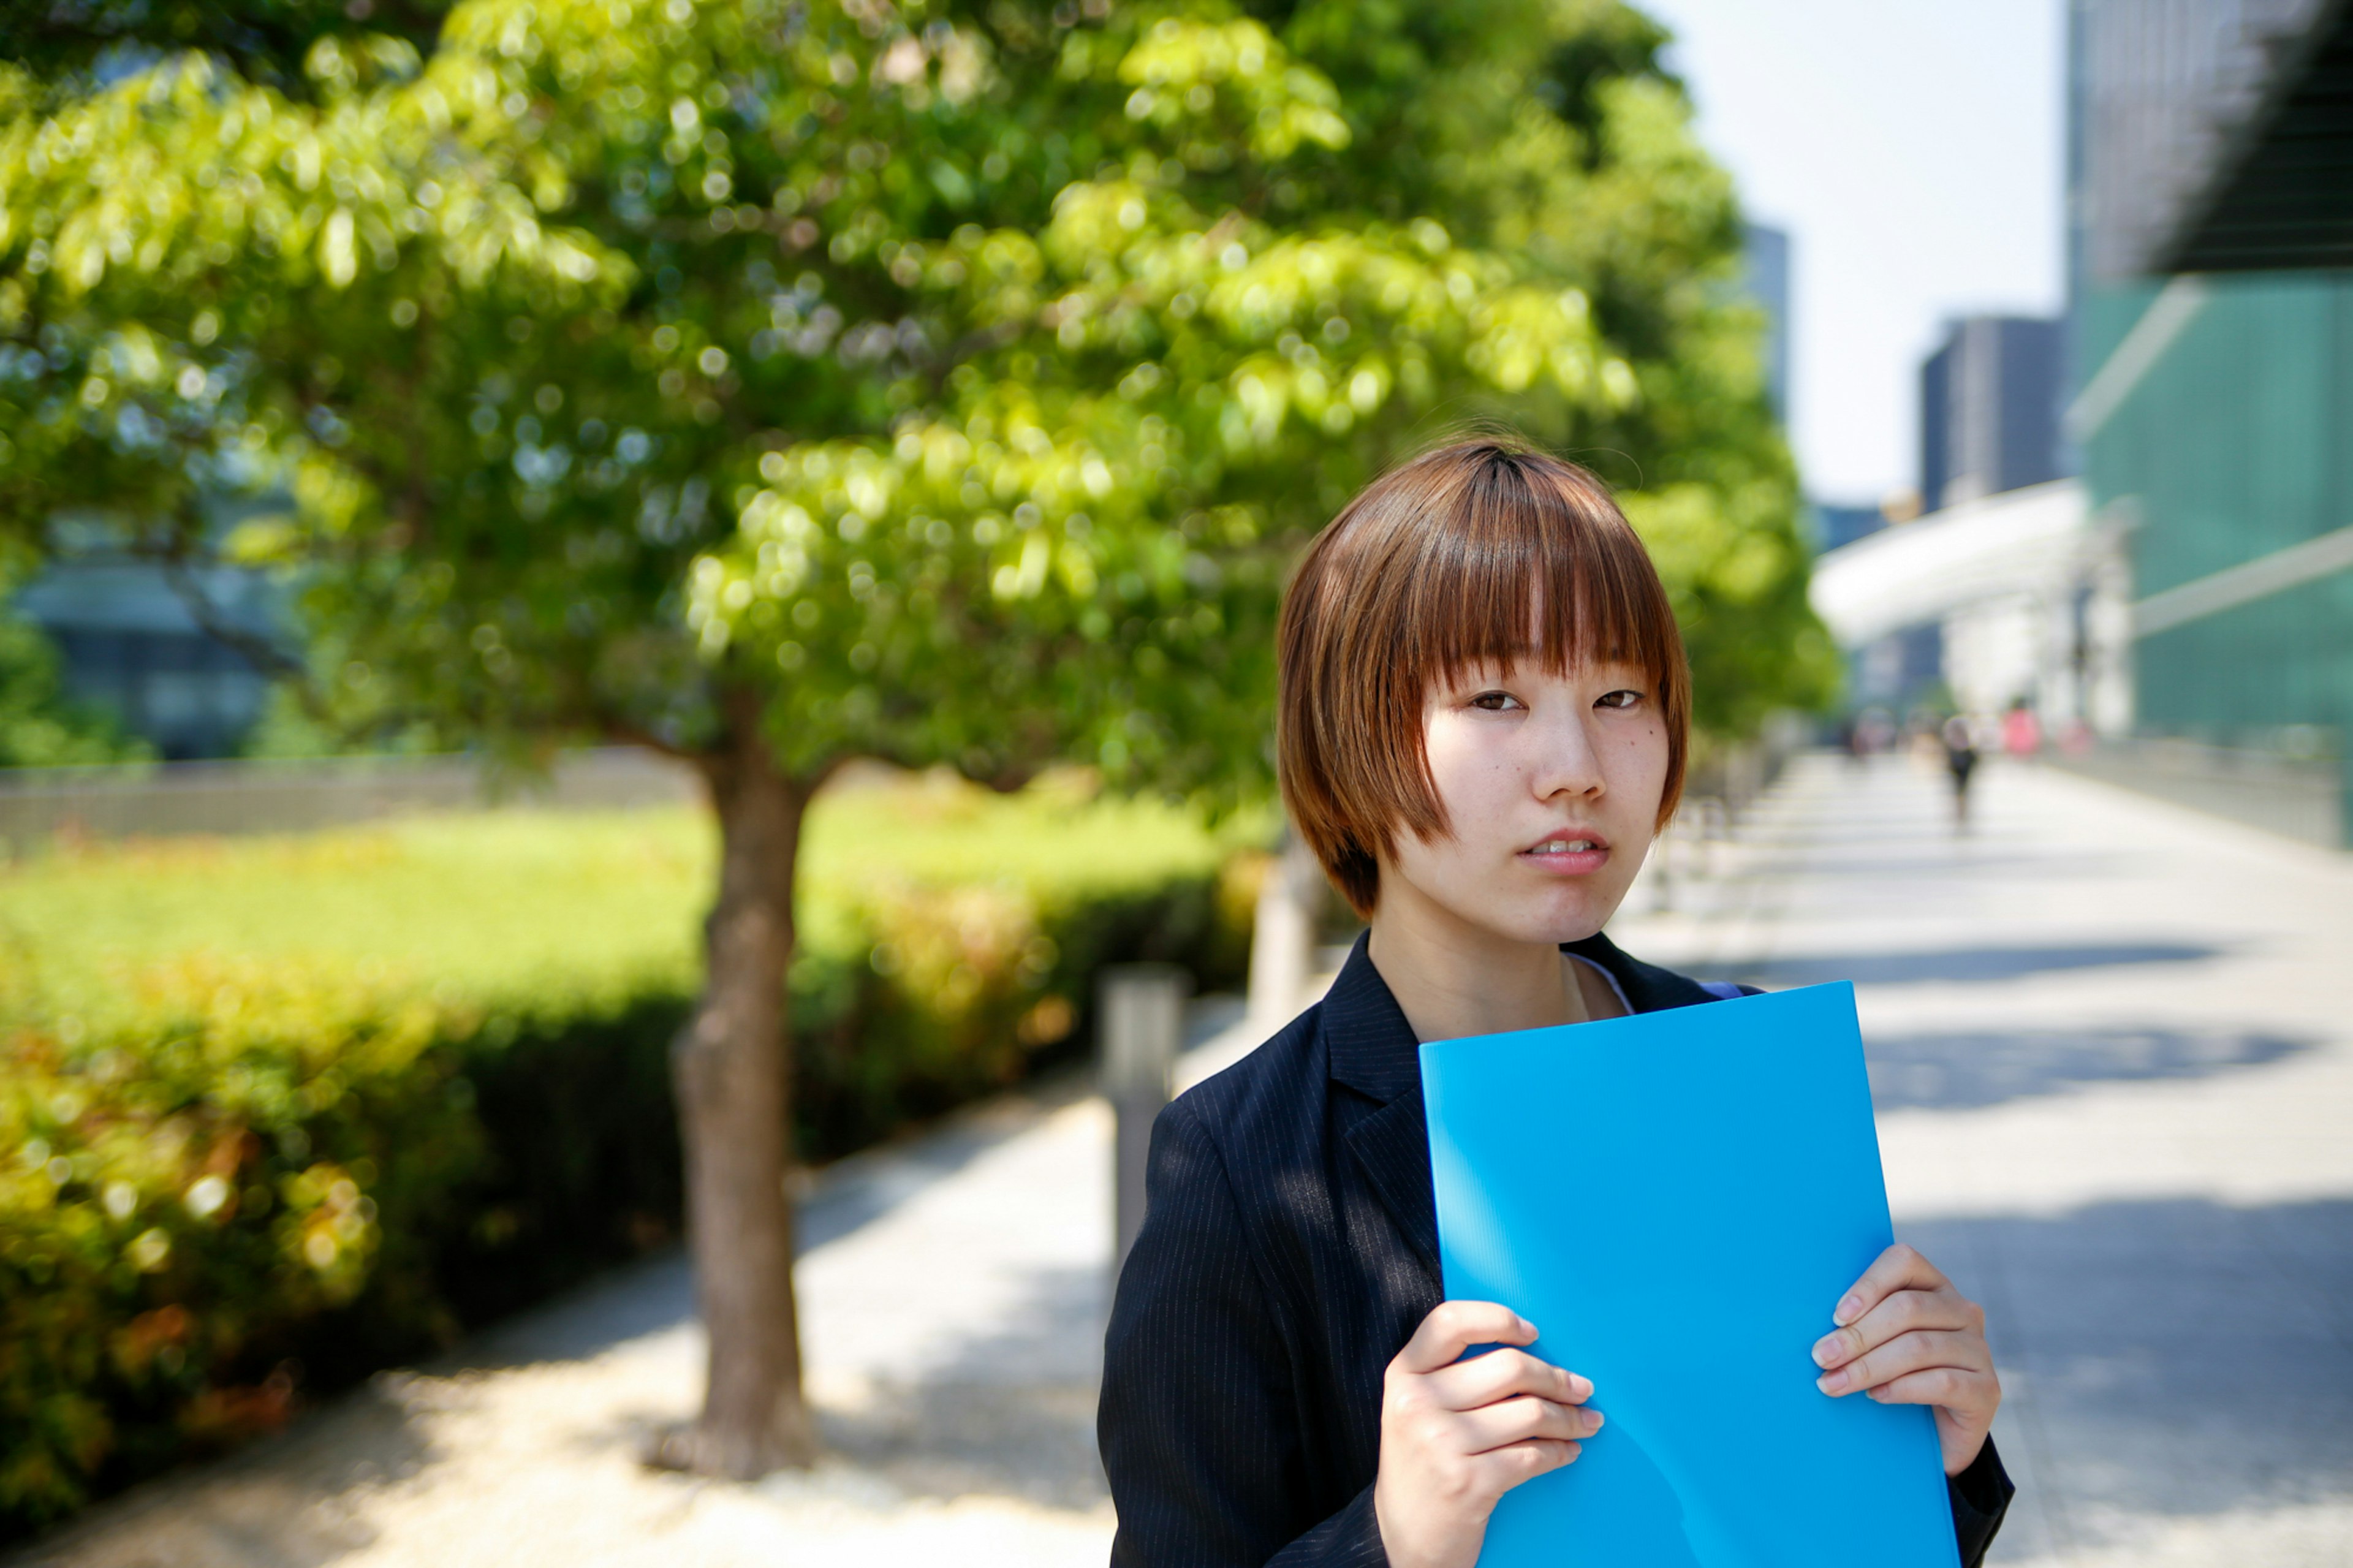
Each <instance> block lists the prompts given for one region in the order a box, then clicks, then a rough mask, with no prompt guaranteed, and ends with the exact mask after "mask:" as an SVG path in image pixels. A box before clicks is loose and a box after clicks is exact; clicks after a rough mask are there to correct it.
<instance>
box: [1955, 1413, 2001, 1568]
mask: <svg viewBox="0 0 2353 1568" xmlns="http://www.w3.org/2000/svg"><path fill="white" fill-rule="evenodd" d="M1945 1491H1946V1494H1947V1497H1948V1498H1949V1499H1950V1500H1951V1502H1952V1505H1953V1535H1954V1537H1955V1539H1956V1541H1957V1542H1958V1544H1959V1546H1960V1549H1961V1568H1978V1564H1979V1563H1983V1562H1984V1561H1985V1554H1986V1548H1988V1547H1989V1546H1991V1545H1992V1544H1993V1538H1994V1535H1995V1532H1996V1531H2000V1529H2001V1518H2002V1515H2004V1514H2005V1513H2008V1512H2009V1511H2010V1499H2011V1498H2012V1497H2014V1496H2016V1495H2017V1492H2018V1489H2017V1488H2016V1487H2014V1486H2012V1485H2011V1484H2010V1472H2009V1471H2007V1470H2005V1469H2003V1468H2001V1456H2000V1454H1997V1453H1995V1452H1994V1451H1993V1439H1992V1438H1991V1437H1988V1438H1987V1439H1986V1440H1985V1447H1982V1448H1979V1449H1978V1457H1977V1458H1974V1459H1971V1460H1970V1461H1969V1467H1968V1468H1967V1469H1965V1470H1963V1471H1962V1472H1961V1473H1960V1474H1959V1475H1957V1476H1947V1478H1946V1479H1945Z"/></svg>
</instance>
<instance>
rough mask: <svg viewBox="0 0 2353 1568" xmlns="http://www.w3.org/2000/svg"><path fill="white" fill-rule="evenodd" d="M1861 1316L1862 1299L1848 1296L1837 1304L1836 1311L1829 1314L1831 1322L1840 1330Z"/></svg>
mask: <svg viewBox="0 0 2353 1568" xmlns="http://www.w3.org/2000/svg"><path fill="white" fill-rule="evenodd" d="M1861 1316H1862V1297H1860V1296H1849V1297H1847V1298H1846V1299H1845V1300H1841V1302H1840V1303H1839V1304H1838V1310H1837V1311H1835V1312H1832V1313H1831V1322H1833V1323H1836V1324H1837V1325H1838V1326H1839V1327H1840V1328H1841V1329H1842V1328H1845V1327H1846V1326H1847V1325H1848V1324H1849V1323H1851V1322H1852V1321H1855V1319H1857V1318H1859V1317H1861Z"/></svg>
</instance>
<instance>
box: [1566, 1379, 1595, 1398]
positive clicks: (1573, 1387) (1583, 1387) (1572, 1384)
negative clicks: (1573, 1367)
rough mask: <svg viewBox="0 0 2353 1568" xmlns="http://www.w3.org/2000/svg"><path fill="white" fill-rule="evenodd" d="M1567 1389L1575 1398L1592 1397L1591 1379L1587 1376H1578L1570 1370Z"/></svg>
mask: <svg viewBox="0 0 2353 1568" xmlns="http://www.w3.org/2000/svg"><path fill="white" fill-rule="evenodd" d="M1568 1391H1569V1393H1570V1394H1573V1395H1575V1396H1576V1397H1577V1398H1579V1399H1590V1398H1592V1397H1593V1380H1592V1379H1591V1378H1589V1377H1579V1376H1578V1375H1577V1373H1573V1372H1572V1373H1569V1374H1568Z"/></svg>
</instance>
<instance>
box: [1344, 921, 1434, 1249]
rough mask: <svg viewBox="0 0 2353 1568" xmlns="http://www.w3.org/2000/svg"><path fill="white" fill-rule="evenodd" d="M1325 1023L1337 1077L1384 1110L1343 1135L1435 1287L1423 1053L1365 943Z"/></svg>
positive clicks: (1359, 942) (1354, 954)
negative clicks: (1427, 1271)
mask: <svg viewBox="0 0 2353 1568" xmlns="http://www.w3.org/2000/svg"><path fill="white" fill-rule="evenodd" d="M1323 1024H1324V1042H1325V1047H1326V1048H1327V1050H1328V1052H1329V1054H1330V1061H1331V1064H1332V1068H1331V1070H1332V1077H1333V1078H1334V1079H1337V1080H1338V1081H1339V1082H1341V1083H1344V1084H1345V1085H1347V1087H1348V1088H1350V1089H1355V1090H1356V1092H1357V1093H1359V1094H1362V1095H1364V1096H1366V1098H1368V1099H1370V1100H1374V1101H1376V1102H1377V1104H1378V1105H1379V1109H1378V1110H1374V1111H1371V1112H1369V1113H1367V1114H1366V1115H1365V1116H1363V1117H1361V1118H1359V1119H1358V1120H1357V1121H1356V1122H1355V1124H1354V1125H1353V1126H1351V1127H1350V1128H1348V1130H1347V1131H1346V1132H1345V1134H1344V1137H1345V1142H1347V1145H1348V1150H1349V1152H1350V1153H1351V1154H1352V1155H1353V1156H1354V1157H1355V1159H1356V1163H1357V1164H1358V1165H1359V1166H1360V1167H1361V1168H1362V1169H1363V1171H1364V1173H1365V1177H1366V1181H1367V1182H1368V1183H1370V1184H1371V1185H1372V1189H1373V1191H1374V1192H1376V1193H1377V1194H1380V1199H1381V1204H1382V1206H1383V1207H1385V1208H1387V1209H1388V1211H1389V1217H1390V1218H1391V1219H1393V1220H1394V1221H1396V1223H1397V1227H1398V1232H1399V1234H1401V1235H1402V1236H1404V1237H1405V1238H1406V1241H1407V1243H1408V1244H1409V1246H1411V1247H1412V1248H1413V1250H1414V1252H1415V1253H1416V1254H1417V1255H1418V1256H1419V1258H1420V1260H1421V1264H1422V1267H1423V1268H1427V1269H1428V1270H1429V1271H1430V1279H1431V1280H1432V1281H1433V1282H1436V1281H1437V1280H1438V1279H1439V1278H1440V1270H1439V1263H1438V1204H1437V1199H1436V1197H1435V1196H1434V1195H1433V1192H1432V1188H1431V1185H1430V1128H1429V1123H1428V1121H1427V1120H1426V1118H1425V1117H1424V1114H1423V1110H1422V1102H1421V1047H1420V1043H1419V1041H1417V1040H1416V1039H1415V1038H1414V1037H1413V1028H1412V1026H1410V1025H1409V1024H1408V1023H1407V1022H1406V1021H1405V1015H1404V1014H1403V1013H1401V1012H1399V1011H1398V1005H1397V998H1396V997H1395V996H1393V995H1391V994H1389V988H1388V983H1387V982H1385V981H1383V980H1382V979H1381V976H1380V972H1379V971H1378V970H1377V969H1375V968H1374V967H1373V961H1372V959H1371V957H1370V956H1369V955H1368V954H1367V953H1366V941H1365V938H1363V937H1358V938H1357V939H1356V947H1355V948H1354V949H1353V950H1352V951H1351V952H1349V954H1348V962H1347V963H1345V964H1344V965H1342V966H1341V969H1340V973H1339V976H1338V978H1336V979H1335V980H1334V981H1333V982H1332V989H1331V992H1330V993H1329V994H1327V995H1326V996H1325V997H1324V1008H1323Z"/></svg>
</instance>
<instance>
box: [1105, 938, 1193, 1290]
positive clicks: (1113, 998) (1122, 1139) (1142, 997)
mask: <svg viewBox="0 0 2353 1568" xmlns="http://www.w3.org/2000/svg"><path fill="white" fill-rule="evenodd" d="M1192 985H1193V980H1192V976H1190V975H1188V974H1187V973H1185V971H1183V970H1182V969H1179V968H1177V967H1176V965H1175V964H1173V963H1121V964H1114V965H1113V966H1111V967H1110V968H1107V969H1105V970H1104V971H1103V976H1102V980H1101V982H1100V984H1099V986H1098V989H1097V991H1096V1016H1097V1017H1098V1018H1099V1019H1100V1020H1101V1023H1100V1025H1099V1026H1098V1028H1099V1033H1098V1034H1097V1036H1096V1038H1097V1040H1098V1041H1099V1042H1100V1050H1101V1060H1102V1072H1103V1095H1104V1097H1105V1098H1106V1099H1108V1100H1110V1101H1111V1107H1112V1115H1113V1121H1114V1124H1115V1126H1116V1129H1117V1131H1116V1134H1115V1142H1114V1150H1113V1160H1112V1178H1113V1194H1114V1204H1115V1208H1114V1213H1115V1215H1116V1220H1115V1229H1114V1231H1113V1252H1112V1278H1113V1279H1118V1277H1119V1270H1120V1267H1121V1266H1122V1265H1123V1264H1124V1263H1125V1262H1126V1261H1127V1249H1128V1248H1129V1247H1133V1246H1134V1245H1135V1233H1136V1232H1137V1231H1139V1230H1141V1229H1143V1228H1144V1167H1145V1157H1146V1155H1147V1154H1148V1153H1149V1152H1150V1151H1151V1146H1152V1121H1153V1118H1155V1117H1156V1116H1158V1115H1159V1114H1160V1110H1161V1108H1162V1107H1163V1106H1165V1105H1166V1104H1167V1103H1168V1083H1169V1077H1170V1074H1171V1073H1172V1072H1173V1070H1174V1069H1175V1068H1176V1047H1177V1043H1178V1041H1179V1039H1180V1038H1181V1037H1182V1036H1183V1033H1184V1022H1185V997H1186V994H1187V992H1189V991H1190V990H1191V989H1192Z"/></svg>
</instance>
